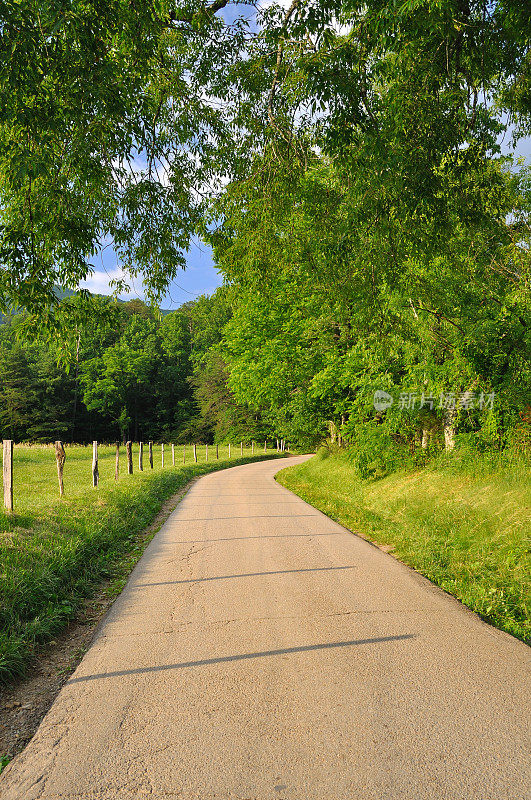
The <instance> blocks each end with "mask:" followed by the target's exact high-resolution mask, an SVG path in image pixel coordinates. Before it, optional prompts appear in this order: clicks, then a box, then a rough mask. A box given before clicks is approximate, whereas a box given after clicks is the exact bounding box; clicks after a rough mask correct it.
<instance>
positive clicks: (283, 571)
mask: <svg viewBox="0 0 531 800" xmlns="http://www.w3.org/2000/svg"><path fill="white" fill-rule="evenodd" d="M332 569H356V567H355V566H347V567H308V568H306V569H276V570H274V571H272V572H242V573H241V574H240V575H215V576H214V577H212V578H186V580H182V581H158V582H157V583H138V584H137V585H136V586H131V589H142V588H144V587H147V586H177V585H178V584H179V583H203V581H226V580H229V579H230V578H255V577H257V576H259V575H289V574H290V573H291V572H326V571H328V570H332Z"/></svg>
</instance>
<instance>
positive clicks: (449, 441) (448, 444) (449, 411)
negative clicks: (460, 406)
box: [443, 408, 457, 453]
mask: <svg viewBox="0 0 531 800" xmlns="http://www.w3.org/2000/svg"><path fill="white" fill-rule="evenodd" d="M456 417H457V409H455V408H446V409H445V411H444V421H443V431H444V449H445V450H446V452H447V453H450V452H451V451H452V450H453V449H454V447H455V421H456Z"/></svg>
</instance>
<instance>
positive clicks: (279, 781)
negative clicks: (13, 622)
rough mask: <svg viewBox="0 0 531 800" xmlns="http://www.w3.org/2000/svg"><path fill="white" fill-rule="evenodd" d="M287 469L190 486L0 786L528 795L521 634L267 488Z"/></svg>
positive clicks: (50, 790) (242, 471)
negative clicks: (492, 622) (492, 623)
mask: <svg viewBox="0 0 531 800" xmlns="http://www.w3.org/2000/svg"><path fill="white" fill-rule="evenodd" d="M298 460H300V459H297V458H294V459H292V462H291V463H296V462H297V461H298ZM284 465H285V464H282V466H284ZM280 466H281V465H279V464H278V462H274V461H269V462H263V463H255V464H251V465H248V466H243V467H235V468H233V469H230V470H227V471H224V472H219V473H214V474H211V475H208V476H206V477H204V478H202V479H201V480H199V481H198V482H197V483H195V484H194V486H193V487H192V489H191V491H190V492H189V493H188V495H187V496H186V497H185V499H184V500H183V502H182V503H181V504H180V506H179V507H178V509H177V511H175V512H174V513H173V514H172V516H171V517H170V518H169V520H168V522H167V523H166V524H165V525H164V527H163V528H162V530H161V531H160V533H159V534H158V535H157V536H156V537H155V539H154V540H153V541H152V543H151V545H150V546H149V547H148V549H147V550H146V553H145V555H144V557H143V558H142V560H141V561H140V563H139V564H138V566H137V567H136V569H135V570H134V572H133V574H132V576H131V579H130V580H129V583H128V584H127V587H126V589H125V590H124V592H123V593H122V595H121V596H120V598H119V599H118V600H117V601H116V603H115V604H114V606H113V608H112V609H111V611H110V613H109V614H108V616H107V617H106V619H105V620H104V623H103V624H102V626H101V627H100V629H99V632H98V635H97V637H96V640H95V642H94V644H93V646H92V647H91V649H90V650H89V652H88V653H87V655H86V656H85V658H84V659H83V661H82V662H81V664H80V666H79V667H78V669H77V671H76V672H75V673H74V675H73V677H72V678H71V679H70V680H69V682H68V683H67V684H66V686H65V687H64V688H63V690H62V692H61V694H60V695H59V697H58V699H57V701H56V702H55V704H54V706H53V707H52V709H51V711H50V712H49V714H48V715H47V717H46V718H45V719H44V721H43V723H42V725H41V727H40V728H39V731H38V732H37V734H36V736H35V737H34V739H33V740H32V742H31V743H30V745H29V746H28V747H27V749H26V750H25V751H24V753H22V754H21V755H20V756H19V757H18V758H16V759H15V760H14V761H13V762H12V764H11V765H10V766H9V767H8V768H7V770H6V772H5V773H4V775H3V776H2V778H0V796H1V797H2V798H4V800H14V799H15V798H16V800H32V798H43V799H44V798H69V800H73V798H76V800H95V799H96V798H98V800H104V799H105V800H111V799H112V800H141V798H144V797H149V798H178V799H179V800H229V799H230V800H236V799H238V800H405V799H406V798H408V800H409V798H411V800H424V799H425V798H429V799H430V800H522V799H523V798H529V797H530V794H529V780H527V781H526V774H525V765H526V761H527V758H526V757H527V755H528V751H527V750H526V739H525V736H526V726H527V722H528V719H529V698H528V693H527V691H526V690H527V689H528V686H529V684H528V683H527V680H528V676H529V672H528V671H526V668H528V667H529V651H528V649H527V648H526V647H525V645H523V644H521V643H520V642H518V641H516V640H514V639H512V638H511V637H510V636H507V635H506V634H503V633H500V632H497V631H495V630H494V629H492V628H490V627H488V626H487V625H485V624H483V623H482V622H481V621H480V620H479V619H477V618H476V617H475V616H474V615H473V614H471V613H470V612H468V611H466V610H465V609H464V608H462V607H461V606H460V605H459V604H458V603H457V602H456V601H454V600H452V599H451V598H450V597H448V596H446V595H445V594H444V593H442V592H440V591H439V590H437V589H435V588H434V587H432V586H431V584H429V583H428V582H427V581H425V580H424V579H422V578H420V577H419V576H417V575H415V574H414V573H413V572H411V571H410V570H408V569H407V568H406V567H404V566H402V565H401V564H399V563H398V562H397V561H395V560H394V559H393V558H391V556H388V555H386V554H385V553H383V552H381V551H380V550H378V549H377V548H375V547H373V546H371V545H370V544H368V543H366V542H364V541H363V540H361V539H359V538H357V537H355V536H353V535H352V534H350V533H348V532H347V531H345V529H344V528H341V527H340V526H339V525H336V524H335V523H333V522H331V521H330V520H329V519H328V518H327V517H324V516H323V515H322V514H320V513H319V512H317V511H316V510H314V509H313V508H311V507H310V506H308V505H306V504H305V503H303V502H302V501H301V500H299V499H297V498H296V497H295V496H294V495H292V494H290V493H289V492H288V491H287V490H285V489H283V488H282V487H281V486H279V485H278V484H276V483H275V481H274V477H273V476H274V473H275V472H276V471H277V470H278V469H279V468H280ZM527 779H529V775H527Z"/></svg>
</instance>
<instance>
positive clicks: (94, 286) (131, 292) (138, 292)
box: [79, 266, 144, 300]
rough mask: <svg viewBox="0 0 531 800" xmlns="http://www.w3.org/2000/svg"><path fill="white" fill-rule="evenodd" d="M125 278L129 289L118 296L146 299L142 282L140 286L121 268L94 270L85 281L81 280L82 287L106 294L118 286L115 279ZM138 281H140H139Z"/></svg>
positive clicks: (80, 285)
mask: <svg viewBox="0 0 531 800" xmlns="http://www.w3.org/2000/svg"><path fill="white" fill-rule="evenodd" d="M120 280H124V281H125V282H126V283H127V285H128V290H127V291H125V292H122V291H121V292H119V294H118V297H120V298H122V299H127V298H128V299H131V298H140V299H141V300H143V299H144V290H143V287H142V284H141V282H140V287H139V286H138V285H136V284H135V281H133V280H132V279H131V277H130V276H129V275H128V274H127V273H126V272H125V271H124V270H123V269H122V268H121V267H118V266H116V267H112V268H110V269H107V270H106V269H104V270H94V272H93V273H92V275H89V276H88V278H87V279H86V280H84V281H80V283H79V288H80V289H88V291H89V292H92V294H105V295H112V294H113V293H114V292H115V291H116V287H115V286H114V285H112V283H113V281H120ZM137 283H138V281H137Z"/></svg>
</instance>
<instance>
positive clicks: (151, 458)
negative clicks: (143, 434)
mask: <svg viewBox="0 0 531 800" xmlns="http://www.w3.org/2000/svg"><path fill="white" fill-rule="evenodd" d="M149 466H150V467H151V469H153V442H150V443H149Z"/></svg>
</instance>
